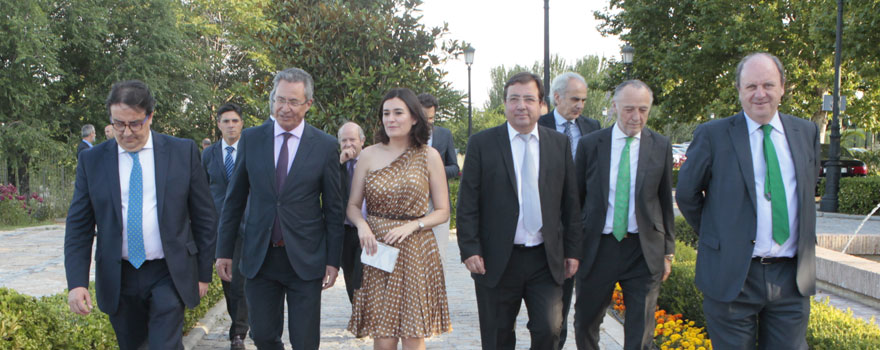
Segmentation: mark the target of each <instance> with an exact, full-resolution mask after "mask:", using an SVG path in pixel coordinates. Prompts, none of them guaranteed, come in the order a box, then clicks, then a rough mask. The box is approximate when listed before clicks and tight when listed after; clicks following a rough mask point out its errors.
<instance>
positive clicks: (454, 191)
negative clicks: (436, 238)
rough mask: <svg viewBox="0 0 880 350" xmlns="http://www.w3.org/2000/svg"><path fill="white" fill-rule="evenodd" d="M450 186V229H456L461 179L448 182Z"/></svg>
mask: <svg viewBox="0 0 880 350" xmlns="http://www.w3.org/2000/svg"><path fill="white" fill-rule="evenodd" d="M447 183H448V184H449V199H450V200H451V201H452V207H451V208H449V229H450V230H453V229H455V211H456V209H457V208H458V186H459V179H458V178H455V179H449V180H447Z"/></svg>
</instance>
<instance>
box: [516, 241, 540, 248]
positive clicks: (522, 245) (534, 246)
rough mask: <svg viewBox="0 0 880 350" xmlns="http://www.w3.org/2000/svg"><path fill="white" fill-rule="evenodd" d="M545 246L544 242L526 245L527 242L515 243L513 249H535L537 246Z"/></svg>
mask: <svg viewBox="0 0 880 350" xmlns="http://www.w3.org/2000/svg"><path fill="white" fill-rule="evenodd" d="M543 246H544V243H543V242H542V243H541V244H538V245H533V246H526V245H525V244H514V245H513V249H535V248H540V247H543Z"/></svg>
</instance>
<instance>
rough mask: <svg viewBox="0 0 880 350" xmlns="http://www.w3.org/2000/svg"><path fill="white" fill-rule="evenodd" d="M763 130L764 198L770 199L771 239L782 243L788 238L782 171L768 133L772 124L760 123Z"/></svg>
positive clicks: (786, 206) (786, 207)
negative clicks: (765, 174) (765, 166)
mask: <svg viewBox="0 0 880 350" xmlns="http://www.w3.org/2000/svg"><path fill="white" fill-rule="evenodd" d="M761 129H762V130H763V131H764V162H766V163H767V176H766V178H765V179H764V198H766V199H767V200H769V201H770V212H771V216H770V217H771V221H772V222H773V225H772V227H773V240H774V241H775V242H776V243H778V244H779V245H782V244H783V243H785V241H787V240H788V236H789V231H788V230H789V227H788V203H786V201H785V185H783V183H782V171H781V170H780V169H779V158H777V157H776V148H775V147H773V139H771V138H770V133H771V132H772V131H773V126H771V125H770V124H767V125H762V126H761Z"/></svg>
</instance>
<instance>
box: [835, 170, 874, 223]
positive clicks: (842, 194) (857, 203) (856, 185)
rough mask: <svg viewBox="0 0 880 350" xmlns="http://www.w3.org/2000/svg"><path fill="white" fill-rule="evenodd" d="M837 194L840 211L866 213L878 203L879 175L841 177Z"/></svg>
mask: <svg viewBox="0 0 880 350" xmlns="http://www.w3.org/2000/svg"><path fill="white" fill-rule="evenodd" d="M838 196H839V201H838V203H839V204H838V210H839V211H840V212H841V213H846V214H860V215H867V214H868V213H869V212H871V210H872V209H874V207H875V206H877V204H878V203H880V176H868V177H844V178H841V179H840V191H839V192H838Z"/></svg>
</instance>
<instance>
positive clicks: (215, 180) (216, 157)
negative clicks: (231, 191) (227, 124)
mask: <svg viewBox="0 0 880 350" xmlns="http://www.w3.org/2000/svg"><path fill="white" fill-rule="evenodd" d="M236 158H238V154H236ZM202 167H203V168H204V169H205V174H207V175H208V185H209V186H210V188H211V197H213V199H214V208H215V209H216V210H217V217H218V218H219V217H220V213H221V212H223V202H224V201H225V200H226V189H227V187H228V185H229V179H228V178H226V151H225V150H224V149H223V142H222V141H217V142H215V143H214V144H212V145H210V146H208V148H205V150H204V151H203V152H202ZM242 224H243V222H242Z"/></svg>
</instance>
